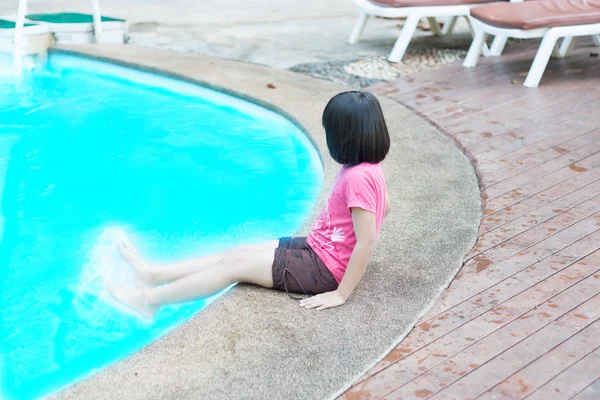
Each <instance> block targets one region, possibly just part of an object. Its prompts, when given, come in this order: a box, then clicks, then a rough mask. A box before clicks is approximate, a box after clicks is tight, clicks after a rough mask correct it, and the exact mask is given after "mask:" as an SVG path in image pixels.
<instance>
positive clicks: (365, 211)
mask: <svg viewBox="0 0 600 400" xmlns="http://www.w3.org/2000/svg"><path fill="white" fill-rule="evenodd" d="M323 127H324V128H325V133H326V136H327V147H328V149H329V154H331V157H332V158H333V159H334V160H335V161H337V162H338V163H340V164H342V165H343V167H342V169H341V170H340V172H339V173H338V175H337V178H336V180H335V183H334V187H333V190H332V192H331V195H330V196H329V198H328V200H327V202H326V204H325V205H324V207H323V209H322V211H321V214H320V216H319V218H318V219H317V221H316V222H315V223H314V224H313V225H312V226H311V230H310V233H309V235H308V237H294V238H289V237H286V238H282V239H279V240H278V241H277V240H275V241H270V242H266V243H261V244H256V245H246V246H240V247H237V248H234V249H231V250H229V251H226V252H224V253H221V254H216V255H211V256H208V257H203V258H200V259H195V260H189V261H184V262H180V263H176V264H172V265H167V266H154V265H150V264H148V263H146V262H144V261H143V260H142V259H141V258H140V257H139V256H138V255H137V254H136V253H135V251H134V250H133V249H132V248H131V246H129V245H128V244H126V243H122V244H120V245H119V251H120V253H121V255H122V257H123V259H124V260H125V261H126V262H127V263H128V264H129V265H131V267H132V268H133V269H134V271H135V273H136V280H137V285H136V286H137V288H136V289H128V288H119V287H115V286H113V285H111V284H109V285H108V290H109V292H110V293H111V295H112V296H113V297H114V298H115V299H116V300H118V301H119V302H121V303H123V304H124V305H126V306H127V307H129V308H131V309H133V310H134V311H136V312H137V313H139V314H141V315H142V316H144V317H147V318H151V317H152V316H153V315H154V314H155V313H156V311H157V310H158V309H159V308H160V307H161V306H162V305H164V304H170V303H178V302H184V301H189V300H193V299H196V298H201V297H207V296H210V295H212V294H214V293H216V292H218V291H220V290H221V289H223V288H225V287H227V286H229V285H230V284H232V283H234V282H247V283H252V284H255V285H260V286H264V287H266V288H273V289H277V290H285V291H286V292H288V293H290V292H293V293H303V294H312V295H316V296H314V297H310V298H307V299H304V300H302V301H300V306H301V307H304V308H310V309H317V310H325V309H327V308H331V307H337V306H340V305H342V304H344V303H345V302H346V300H347V299H348V297H349V296H350V294H351V293H352V291H353V290H354V288H355V287H356V285H357V284H358V282H359V281H360V279H361V278H362V276H363V274H364V272H365V268H366V266H367V263H368V262H369V259H370V258H371V255H372V253H373V248H374V246H375V242H376V241H377V237H378V235H379V229H380V227H381V223H382V221H383V218H384V217H385V215H386V214H387V212H388V211H389V209H390V204H389V201H388V200H387V193H386V188H385V178H384V175H383V169H382V168H381V162H382V161H383V159H384V158H385V156H386V155H387V153H388V150H389V147H390V137H389V134H388V130H387V126H386V123H385V119H384V117H383V113H382V111H381V106H380V105H379V101H378V100H377V98H376V97H375V96H373V95H372V94H370V93H366V92H359V91H352V92H344V93H340V94H338V95H336V96H335V97H333V98H332V99H331V100H330V101H329V103H328V104H327V106H326V107H325V111H324V113H323Z"/></svg>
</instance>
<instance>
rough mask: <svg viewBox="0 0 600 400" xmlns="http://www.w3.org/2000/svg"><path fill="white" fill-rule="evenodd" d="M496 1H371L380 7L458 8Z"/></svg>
mask: <svg viewBox="0 0 600 400" xmlns="http://www.w3.org/2000/svg"><path fill="white" fill-rule="evenodd" d="M496 2H498V0H371V3H373V4H376V5H378V6H381V7H429V6H459V5H461V4H484V3H496Z"/></svg>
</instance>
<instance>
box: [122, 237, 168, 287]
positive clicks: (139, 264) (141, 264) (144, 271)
mask: <svg viewBox="0 0 600 400" xmlns="http://www.w3.org/2000/svg"><path fill="white" fill-rule="evenodd" d="M118 248H119V253H121V257H122V258H123V260H125V262H126V263H127V264H129V265H130V266H131V268H133V270H134V272H135V286H136V287H137V288H138V289H149V288H153V287H155V286H157V285H159V282H156V281H155V280H154V279H153V278H152V272H151V269H152V267H151V266H150V265H148V264H147V263H146V262H145V261H144V260H142V259H141V258H140V257H139V256H138V255H137V253H136V252H135V249H134V248H133V247H131V245H130V244H128V243H126V242H121V243H119V245H118Z"/></svg>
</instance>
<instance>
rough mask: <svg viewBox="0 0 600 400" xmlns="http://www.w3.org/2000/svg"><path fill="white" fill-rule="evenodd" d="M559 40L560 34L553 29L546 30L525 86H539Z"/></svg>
mask: <svg viewBox="0 0 600 400" xmlns="http://www.w3.org/2000/svg"><path fill="white" fill-rule="evenodd" d="M557 40H558V36H557V35H556V34H555V33H554V31H553V29H550V30H549V31H548V32H546V34H545V35H544V38H543V39H542V43H541V44H540V48H539V49H538V51H537V53H536V55H535V59H534V60H533V64H531V68H530V69H529V73H528V74H527V79H525V82H524V83H523V86H525V87H528V88H535V87H538V85H539V84H540V80H541V79H542V75H543V74H544V71H545V70H546V66H547V65H548V61H549V60H550V56H552V52H553V50H554V47H555V46H556V41H557Z"/></svg>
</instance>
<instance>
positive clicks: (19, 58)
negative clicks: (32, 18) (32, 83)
mask: <svg viewBox="0 0 600 400" xmlns="http://www.w3.org/2000/svg"><path fill="white" fill-rule="evenodd" d="M26 14H27V2H26V1H20V2H19V7H18V8H17V20H16V21H15V37H14V41H13V45H14V48H13V73H14V74H15V75H21V74H22V73H23V49H22V46H23V27H24V26H25V15H26Z"/></svg>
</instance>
